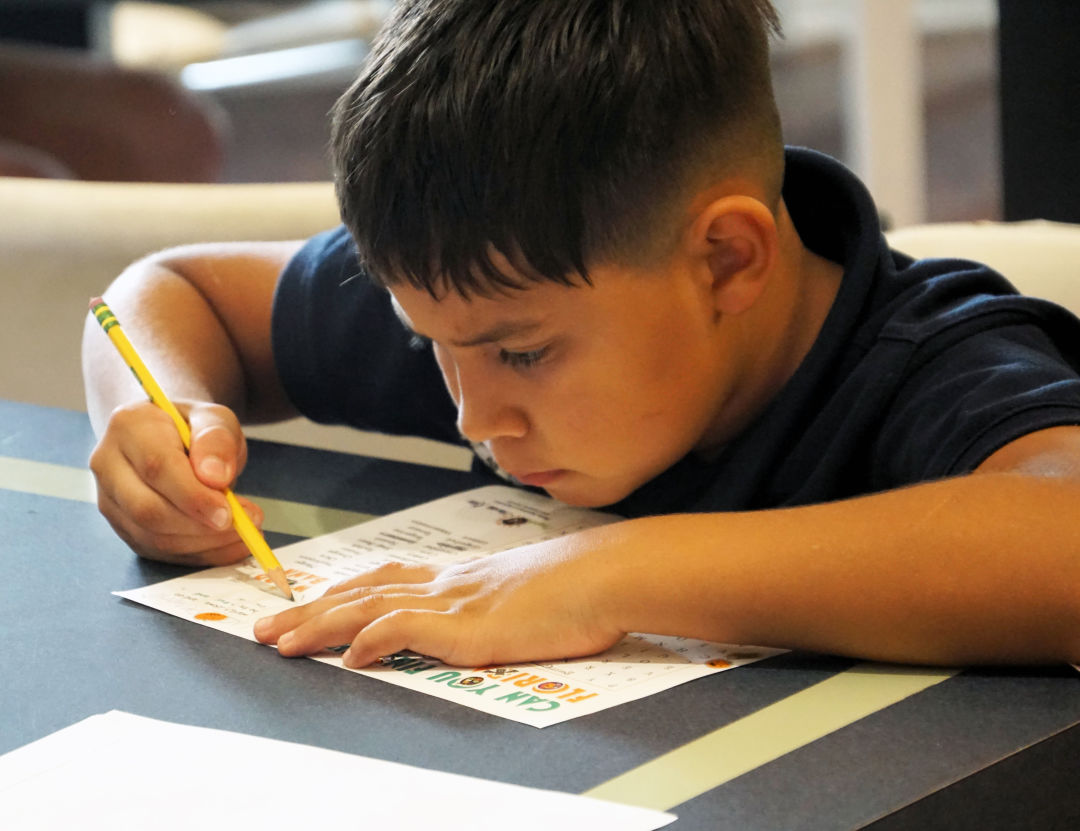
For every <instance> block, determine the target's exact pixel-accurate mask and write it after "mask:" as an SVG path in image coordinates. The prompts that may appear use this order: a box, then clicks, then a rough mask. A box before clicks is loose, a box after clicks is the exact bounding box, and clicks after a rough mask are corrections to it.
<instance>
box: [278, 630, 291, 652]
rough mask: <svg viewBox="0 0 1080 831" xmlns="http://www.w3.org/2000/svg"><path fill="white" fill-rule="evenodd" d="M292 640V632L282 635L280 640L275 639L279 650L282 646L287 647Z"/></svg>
mask: <svg viewBox="0 0 1080 831" xmlns="http://www.w3.org/2000/svg"><path fill="white" fill-rule="evenodd" d="M293 639H294V635H293V633H292V632H286V633H285V634H284V635H282V636H281V637H280V638H278V639H277V645H278V648H279V649H280V648H281V647H283V646H284V647H288V645H289V644H290V643H292V642H293Z"/></svg>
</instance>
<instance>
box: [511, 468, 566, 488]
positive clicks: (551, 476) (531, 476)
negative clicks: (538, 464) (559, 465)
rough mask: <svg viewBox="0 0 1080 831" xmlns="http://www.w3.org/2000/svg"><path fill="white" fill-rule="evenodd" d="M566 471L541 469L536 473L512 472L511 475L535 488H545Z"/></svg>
mask: <svg viewBox="0 0 1080 831" xmlns="http://www.w3.org/2000/svg"><path fill="white" fill-rule="evenodd" d="M565 472H566V471H564V470H541V471H537V472H536V473H512V474H510V475H511V476H513V477H514V478H515V479H517V480H518V481H519V482H521V484H523V485H530V486H532V487H534V488H543V487H545V486H547V485H549V484H551V483H552V482H554V481H555V480H556V479H558V478H559V477H560V476H562V475H563V474H564V473H565Z"/></svg>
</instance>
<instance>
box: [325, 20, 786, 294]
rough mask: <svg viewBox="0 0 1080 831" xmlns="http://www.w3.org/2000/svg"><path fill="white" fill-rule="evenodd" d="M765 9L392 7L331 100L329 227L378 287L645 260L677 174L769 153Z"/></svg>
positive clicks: (574, 270) (493, 282)
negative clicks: (340, 230) (335, 222)
mask: <svg viewBox="0 0 1080 831" xmlns="http://www.w3.org/2000/svg"><path fill="white" fill-rule="evenodd" d="M773 33H779V21H778V19H777V16H776V12H775V10H774V9H773V7H772V5H771V3H770V2H769V0H398V2H397V5H396V7H395V10H394V12H393V13H392V16H391V18H390V19H389V21H388V22H387V24H386V26H384V28H383V30H382V32H381V33H380V35H379V36H378V37H377V38H376V40H375V42H374V43H373V44H372V50H371V54H370V55H369V57H368V59H367V61H366V63H365V66H364V67H363V69H362V72H361V75H360V77H359V78H358V79H357V80H356V82H355V83H354V84H353V85H352V86H351V88H350V89H349V90H348V92H346V93H345V95H343V96H342V97H341V99H340V100H339V101H338V103H337V105H336V106H335V109H334V118H333V139H332V146H333V162H334V176H335V181H336V187H337V193H338V199H339V202H340V206H341V211H342V218H343V219H344V222H345V224H346V226H347V227H348V228H349V231H350V232H351V234H352V235H353V238H354V239H355V241H356V244H357V248H358V252H359V256H360V261H361V263H362V264H363V266H364V267H365V269H366V270H368V272H369V273H370V274H371V276H372V277H373V279H375V280H376V281H377V282H379V283H381V284H383V285H393V284H395V283H399V282H402V281H405V282H407V283H409V284H411V285H413V286H415V287H417V288H424V289H426V290H428V291H429V292H431V293H432V294H433V295H434V294H436V293H437V292H438V291H444V290H448V289H453V290H456V291H458V292H459V293H461V294H462V295H463V296H468V295H469V294H471V293H474V292H475V293H481V294H487V293H490V291H491V290H493V289H495V290H500V289H503V288H506V287H520V286H521V285H522V284H521V281H520V278H517V277H513V276H510V275H506V274H504V273H502V272H500V271H499V269H498V268H496V267H495V266H494V265H493V264H492V259H491V255H492V250H493V249H494V250H497V251H499V252H500V253H502V254H503V255H504V256H506V257H507V258H508V259H509V261H510V262H511V263H512V264H513V265H514V267H515V269H516V270H517V271H520V272H522V273H523V274H525V275H527V277H528V279H531V280H541V279H547V280H554V281H557V282H561V283H564V284H567V285H570V284H574V283H575V282H577V281H578V280H579V279H584V280H585V281H588V279H589V276H588V266H589V265H590V264H593V265H595V264H597V263H605V262H625V261H628V260H629V258H631V257H640V256H647V255H648V252H649V251H651V250H655V246H656V237H657V234H658V229H659V228H660V227H662V226H663V224H664V221H665V220H664V212H665V211H668V212H669V213H670V210H669V208H670V206H671V205H672V204H673V200H675V199H676V198H677V197H678V194H679V192H680V190H684V189H685V186H686V184H687V182H688V181H689V179H688V177H689V176H691V175H692V174H694V173H695V172H697V173H700V172H701V171H702V170H711V171H712V172H713V173H715V171H716V168H717V166H718V165H720V166H724V165H726V166H727V167H726V168H724V169H729V170H730V169H732V165H736V167H734V170H738V167H737V165H740V164H741V165H745V164H746V163H747V161H748V160H752V159H757V160H759V161H760V160H766V163H767V166H766V168H764V169H766V170H767V171H770V174H769V175H770V181H775V192H776V198H777V199H779V187H780V180H781V178H782V170H783V142H782V139H781V135H780V125H779V118H778V116H777V113H776V105H775V102H774V99H773V94H772V84H771V79H770V72H769V36H770V34H773Z"/></svg>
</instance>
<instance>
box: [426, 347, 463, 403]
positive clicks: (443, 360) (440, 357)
mask: <svg viewBox="0 0 1080 831" xmlns="http://www.w3.org/2000/svg"><path fill="white" fill-rule="evenodd" d="M432 352H433V354H434V355H435V363H436V364H438V365H439V371H440V372H442V377H443V383H444V384H446V389H447V391H448V392H449V393H450V398H451V399H452V400H453V402H454V406H455V407H456V406H458V403H459V402H460V401H461V394H460V391H459V390H458V380H457V370H456V369H455V367H454V362H453V360H451V358H450V356H449V355H447V354H446V352H445V351H444V350H443V349H441V348H440V347H439V346H437V345H435V346H432Z"/></svg>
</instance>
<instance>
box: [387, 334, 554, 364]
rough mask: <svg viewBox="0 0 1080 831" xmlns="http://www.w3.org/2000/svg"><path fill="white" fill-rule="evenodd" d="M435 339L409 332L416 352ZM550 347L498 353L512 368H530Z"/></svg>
mask: <svg viewBox="0 0 1080 831" xmlns="http://www.w3.org/2000/svg"><path fill="white" fill-rule="evenodd" d="M433 345H434V344H433V341H432V340H431V338H429V337H425V336H424V335H419V334H417V333H416V332H412V333H410V334H409V340H408V346H409V349H411V350H413V351H414V352H422V351H423V350H425V349H428V348H430V347H432V346H433ZM549 351H550V349H549V347H547V346H544V347H542V348H540V349H530V350H528V351H525V352H514V351H512V350H509V349H500V350H499V353H498V359H499V363H501V364H503V365H505V366H508V367H510V368H511V369H530V368H532V367H534V366H536V365H537V364H539V363H540V362H541V361H543V360H544V358H546V357H547V355H548V352H549Z"/></svg>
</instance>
